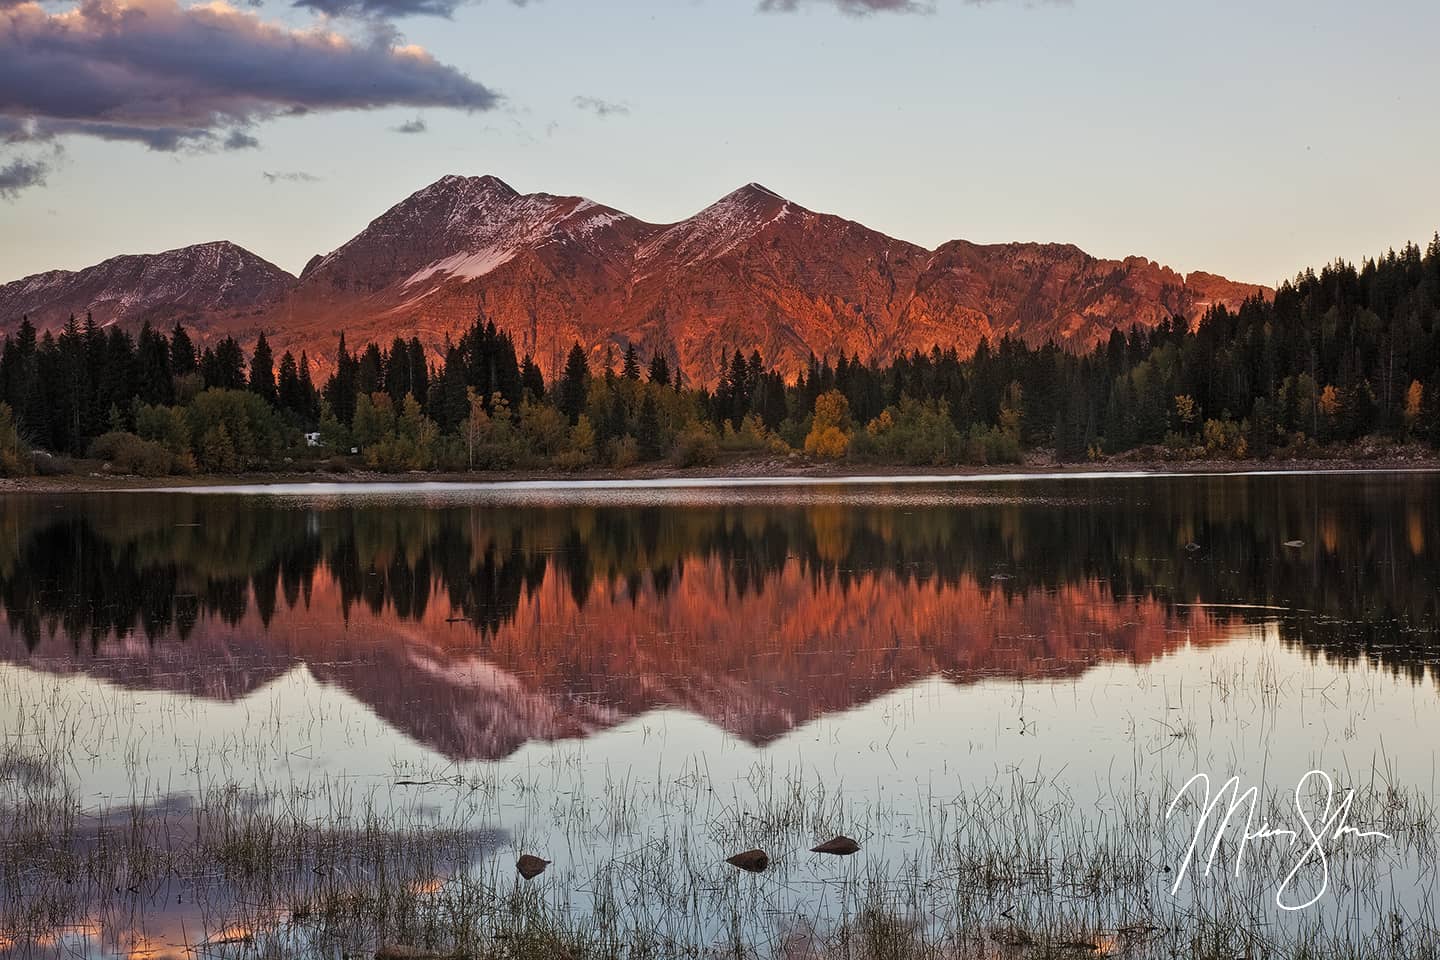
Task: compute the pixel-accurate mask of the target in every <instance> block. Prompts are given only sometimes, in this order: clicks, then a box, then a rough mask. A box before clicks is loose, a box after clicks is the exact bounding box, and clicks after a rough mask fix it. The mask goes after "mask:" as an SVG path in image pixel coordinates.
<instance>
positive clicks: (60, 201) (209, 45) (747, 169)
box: [0, 0, 1440, 283]
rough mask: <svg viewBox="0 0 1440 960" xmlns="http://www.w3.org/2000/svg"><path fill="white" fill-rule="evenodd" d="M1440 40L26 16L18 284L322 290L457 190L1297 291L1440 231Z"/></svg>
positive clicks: (1410, 14)
mask: <svg viewBox="0 0 1440 960" xmlns="http://www.w3.org/2000/svg"><path fill="white" fill-rule="evenodd" d="M1437 36H1440V4H1436V3H1435V2H1434V0H1377V2H1376V3H1373V4H1366V5H1359V4H1355V3H1353V2H1348V3H1339V2H1330V0H1304V2H1295V0H1266V2H1263V3H1257V2H1254V0H1246V2H1230V0H1214V2H1210V3H1205V4H1198V3H1183V4H1182V3H1175V2H1156V0H1068V2H1063V0H933V2H926V0H908V2H907V0H665V2H660V0H653V2H634V0H630V2H621V0H613V2H603V0H523V2H520V0H296V2H291V0H283V2H277V0H229V2H228V3H227V2H225V0H213V2H209V3H204V4H198V3H193V2H192V0H80V2H79V3H78V4H77V3H76V2H75V0H65V2H56V0H45V2H43V3H37V2H33V0H0V282H4V281H8V280H12V279H17V278H19V277H22V276H25V275H28V274H31V273H35V272H39V271H42V270H48V269H55V268H64V269H78V268H81V267H84V266H88V265H90V264H92V263H96V262H99V261H100V260H103V259H105V258H106V257H109V256H113V255H115V254H119V253H130V252H153V251H159V250H165V249H170V248H173V247H177V246H182V245H185V244H190V243H199V242H205V241H210V240H219V239H225V240H232V241H234V242H236V243H239V244H241V245H242V246H244V247H247V248H248V249H250V250H252V251H254V252H255V253H257V254H259V255H260V256H263V257H265V258H266V259H268V260H271V261H273V262H275V263H277V264H279V265H280V266H282V267H284V268H286V269H288V270H290V271H292V272H298V271H299V270H300V268H301V267H302V266H303V265H304V264H305V262H306V261H307V260H308V259H309V258H310V257H311V256H312V255H313V254H316V253H324V252H328V251H329V250H332V249H334V248H335V247H337V246H339V245H340V244H342V243H344V242H345V241H346V240H347V239H349V238H350V237H351V236H353V235H354V234H355V233H357V232H359V231H360V230H361V229H362V228H363V227H364V226H365V224H367V223H368V222H369V221H370V220H372V219H373V218H375V217H377V216H379V215H380V214H381V213H383V212H384V210H385V209H387V208H388V207H390V206H392V205H393V204H395V203H397V202H399V201H401V200H402V199H404V197H406V196H407V195H408V194H410V193H412V192H414V191H415V190H418V189H420V188H422V187H424V186H425V185H426V184H428V183H430V182H432V181H434V180H436V179H438V178H439V177H441V176H443V175H445V174H449V173H457V174H466V175H479V174H493V175H496V176H498V177H500V178H501V179H503V180H505V181H506V182H508V183H509V184H511V185H512V186H513V187H515V188H516V189H518V190H520V191H522V192H534V191H543V192H548V193H555V194H567V195H568V194H578V195H582V196H586V197H590V198H591V199H594V200H597V201H599V202H601V203H606V204H609V205H611V206H613V207H617V208H619V209H621V210H624V211H626V212H627V213H630V214H633V215H635V216H638V217H640V218H642V219H645V220H649V221H653V222H672V221H675V220H679V219H682V218H684V217H687V216H690V215H691V214H693V213H695V212H696V211H698V210H700V209H701V208H702V207H704V206H705V205H707V204H709V203H711V202H713V201H715V200H716V199H718V198H719V197H721V196H723V195H724V194H726V193H728V192H730V191H731V190H733V189H735V188H736V187H738V186H740V185H742V184H744V183H747V182H751V181H756V182H759V183H762V184H764V185H765V186H767V187H769V188H770V189H772V190H775V191H776V192H778V193H780V194H783V195H784V196H786V197H788V198H790V199H792V200H794V201H795V202H797V203H799V204H801V205H803V206H806V207H808V208H810V209H812V210H818V211H823V212H827V213H835V214H839V215H841V216H844V217H847V218H849V219H852V220H857V221H860V222H861V223H864V224H866V225H867V226H870V227H873V228H874V229H877V230H881V231H883V232H885V233H888V234H891V235H893V236H896V237H899V238H902V239H905V240H909V241H912V242H915V243H919V244H923V245H925V246H927V247H934V246H937V245H938V244H940V243H943V242H945V241H947V240H951V239H957V238H963V239H966V240H971V241H975V242H980V243H991V242H1004V241H1017V240H1020V241H1055V242H1069V243H1075V244H1077V245H1079V246H1080V247H1082V248H1083V249H1085V250H1086V251H1088V252H1090V253H1092V254H1094V255H1097V256H1104V257H1123V256H1128V255H1141V256H1145V257H1148V258H1150V259H1153V260H1157V261H1160V262H1161V263H1165V264H1168V265H1170V266H1173V267H1175V268H1176V269H1179V270H1182V271H1185V272H1188V271H1191V270H1198V269H1203V270H1209V271H1212V272H1216V273H1220V274H1224V275H1226V276H1229V277H1231V278H1233V279H1237V280H1245V281H1253V282H1261V283H1275V282H1278V281H1280V280H1283V279H1285V278H1287V277H1291V276H1294V274H1295V273H1296V272H1297V271H1298V270H1300V269H1302V268H1304V267H1306V266H1311V265H1313V266H1317V267H1318V266H1320V265H1322V264H1324V263H1326V262H1329V261H1331V260H1333V259H1335V258H1336V257H1344V258H1346V259H1350V260H1358V259H1360V258H1362V257H1365V256H1369V255H1373V254H1377V253H1382V252H1384V251H1385V250H1386V249H1388V248H1391V247H1398V246H1400V245H1401V244H1403V243H1405V242H1406V241H1410V240H1414V241H1416V242H1419V243H1421V244H1422V245H1423V244H1424V243H1425V242H1427V241H1428V240H1429V238H1430V237H1431V236H1432V235H1433V234H1434V233H1435V231H1436V229H1437V228H1440V177H1437V175H1436V170H1437V168H1440V167H1437V164H1440V159H1437V158H1440V124H1437V123H1436V122H1435V120H1434V112H1435V109H1436V107H1435V101H1434V94H1435V91H1436V90H1440V57H1437V56H1435V54H1434V47H1433V45H1434V38H1435V37H1437Z"/></svg>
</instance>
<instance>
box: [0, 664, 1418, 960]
mask: <svg viewBox="0 0 1440 960" xmlns="http://www.w3.org/2000/svg"><path fill="white" fill-rule="evenodd" d="M1130 682H1133V683H1136V684H1144V683H1147V682H1149V681H1146V680H1144V679H1143V678H1141V676H1140V675H1139V674H1136V677H1135V679H1133V680H1132V681H1130ZM1314 687H1315V684H1314V683H1312V682H1310V678H1308V677H1306V676H1303V675H1287V674H1284V673H1281V672H1279V671H1277V669H1276V665H1275V662H1274V661H1273V660H1272V659H1271V658H1269V657H1267V656H1264V655H1261V656H1258V657H1255V658H1252V659H1241V660H1234V659H1231V660H1226V661H1225V662H1224V663H1223V664H1222V663H1219V662H1217V663H1215V664H1214V668H1213V669H1211V670H1209V671H1208V674H1207V679H1205V680H1204V681H1203V682H1202V683H1200V684H1199V685H1198V687H1197V688H1195V689H1188V688H1187V689H1186V690H1184V691H1183V694H1177V695H1176V696H1175V697H1174V698H1173V699H1174V701H1175V706H1174V709H1173V710H1170V711H1169V712H1167V714H1166V715H1165V716H1164V717H1162V718H1160V719H1154V718H1149V717H1138V718H1136V720H1135V722H1134V724H1133V729H1132V730H1131V731H1130V732H1129V734H1128V736H1129V740H1128V741H1127V742H1128V743H1129V744H1130V748H1131V751H1132V753H1133V757H1132V758H1129V759H1130V763H1131V764H1132V768H1131V769H1129V770H1127V771H1123V772H1122V775H1117V776H1115V777H1114V778H1113V779H1112V780H1111V781H1109V782H1107V783H1105V784H1104V785H1103V788H1102V789H1099V790H1098V791H1096V792H1095V793H1094V794H1093V795H1090V794H1087V795H1085V796H1084V797H1083V798H1082V797H1081V796H1078V795H1077V794H1076V793H1073V792H1072V789H1073V785H1072V786H1066V785H1065V782H1064V781H1062V780H1060V779H1059V778H1058V777H1047V776H1045V775H1043V774H1042V773H1041V771H1039V770H1038V769H1028V770H1021V769H1007V770H1003V771H1000V772H999V773H997V775H996V776H994V777H992V778H990V779H987V780H984V781H976V782H972V783H967V784H965V785H964V786H963V787H962V788H961V789H958V790H957V789H950V788H947V789H935V788H932V787H930V786H928V785H926V784H908V785H901V784H891V785H890V786H891V787H892V789H890V790H879V789H870V788H862V789H857V788H856V787H855V786H854V785H846V784H844V783H843V777H841V778H835V777H826V776H821V775H819V774H818V773H817V772H816V771H815V770H814V769H813V768H808V767H796V766H786V765H783V764H781V763H779V762H778V761H776V760H775V759H774V754H760V756H761V757H762V759H757V760H756V761H755V762H753V763H751V764H750V765H749V766H748V767H747V768H743V769H742V772H741V774H740V775H739V776H738V777H730V778H727V777H723V776H717V775H714V774H712V772H711V771H710V769H709V766H708V761H707V760H706V759H705V758H704V757H703V756H692V757H690V758H688V759H684V760H683V761H678V760H677V762H675V763H673V764H672V763H667V762H666V760H665V757H664V755H663V752H657V753H656V755H655V758H654V765H653V767H651V768H644V767H641V766H639V765H631V766H628V767H625V768H623V769H622V768H614V767H610V766H608V765H606V766H604V767H603V768H599V767H596V766H595V765H593V764H592V763H590V762H589V761H588V760H587V758H586V756H585V748H584V747H583V746H580V745H577V744H562V745H559V746H557V747H556V748H555V749H554V750H553V751H551V752H550V753H549V754H548V755H547V756H548V760H546V761H545V762H544V763H539V764H535V765H529V764H527V765H523V766H510V767H502V766H500V765H493V764H475V765H456V764H449V763H446V762H444V761H442V760H440V759H438V758H435V759H434V760H433V761H425V760H413V759H412V760H405V761H401V760H396V761H393V762H392V764H391V766H390V768H389V769H390V776H389V777H388V778H382V779H383V780H384V782H380V783H377V782H376V781H375V780H374V778H363V779H350V778H345V777H341V776H336V775H330V774H325V775H312V774H310V773H302V772H299V771H298V768H297V769H296V771H293V772H292V773H291V774H290V775H289V776H288V777H287V778H284V779H281V780H279V781H278V782H271V781H267V780H266V779H265V778H264V777H263V776H259V775H256V774H254V773H253V772H252V771H254V770H259V769H267V770H271V771H273V770H274V769H277V767H276V764H277V762H279V763H280V767H279V768H280V769H289V768H288V767H287V766H286V765H285V760H286V757H287V756H288V754H287V749H289V748H287V746H286V741H285V738H284V737H283V736H282V733H283V730H282V728H284V727H286V726H287V725H288V727H289V729H291V730H292V731H293V728H294V722H293V720H282V718H281V716H280V715H279V714H278V713H277V714H274V715H268V714H257V715H256V716H254V717H252V718H250V722H249V723H248V724H247V726H246V727H244V728H243V730H242V732H240V733H236V734H233V735H227V739H225V740H224V741H223V743H221V744H220V746H219V747H217V748H214V749H211V750H208V751H207V750H203V749H201V748H200V747H199V746H197V745H196V744H195V743H194V742H193V741H191V740H189V739H187V733H186V731H187V730H188V729H189V728H190V727H191V726H193V725H194V723H195V718H194V717H192V716H190V715H188V714H186V713H185V712H184V711H180V710H176V711H174V712H173V713H172V714H166V715H164V716H163V717H162V720H163V722H162V723H158V724H151V725H148V726H147V724H146V723H144V722H141V721H140V718H139V717H138V716H137V715H135V714H133V713H132V712H129V711H130V710H131V708H129V707H127V706H126V705H125V704H124V703H123V702H122V701H121V699H120V698H116V699H115V700H114V701H104V702H99V703H96V704H93V705H92V708H91V709H90V711H89V712H85V711H77V710H75V709H73V705H72V704H71V703H70V702H69V701H66V700H65V699H64V698H63V697H61V696H60V694H59V693H58V690H59V684H58V683H57V684H56V685H55V686H53V687H47V688H45V690H46V692H45V693H43V694H42V695H41V696H39V697H34V696H31V697H30V698H29V699H27V698H26V697H25V696H18V695H17V696H9V694H10V693H12V692H13V690H11V689H6V688H4V687H3V685H0V693H4V694H6V697H4V698H0V699H3V700H4V701H5V703H6V704H7V708H6V713H5V714H4V716H3V717H0V720H3V721H4V731H5V733H4V737H3V739H0V956H16V957H31V956H34V957H57V958H58V957H70V956H89V955H107V956H122V955H125V956H134V957H136V958H137V960H138V958H149V960H159V958H161V957H171V956H173V957H177V958H179V957H187V958H190V957H224V958H231V957H234V958H241V957H243V958H247V960H248V958H262V957H263V958H267V960H268V958H289V957H327V958H335V960H342V958H351V957H359V956H374V955H375V954H376V952H377V951H380V950H382V949H383V948H386V947H387V946H388V945H402V946H403V947H405V948H406V949H407V950H409V951H410V952H411V954H412V955H414V954H417V953H418V954H426V953H428V954H431V955H435V956H445V957H473V958H476V960H490V958H529V957H536V958H541V960H549V958H556V960H558V958H568V960H588V958H616V960H619V958H650V957H656V958H663V957H696V958H702V957H703V958H720V957H734V958H756V960H760V958H771V957H773V958H779V960H800V958H806V960H830V958H845V960H912V958H936V960H940V958H960V957H967V958H968V957H976V958H992V957H993V958H1018V960H1030V958H1042V957H1043V958H1048V957H1056V958H1074V957H1085V956H1124V957H1135V958H1170V957H1196V958H1207V960H1208V958H1213V960H1221V958H1226V960H1233V958H1260V957H1310V958H1317V960H1321V958H1323V960H1331V958H1335V960H1369V958H1376V960H1379V958H1389V957H1398V958H1402V960H1410V958H1414V960H1421V958H1430V957H1440V923H1437V918H1436V916H1435V907H1434V902H1433V901H1434V899H1435V897H1434V894H1435V892H1436V890H1437V875H1440V865H1437V860H1440V858H1437V828H1440V821H1437V818H1436V808H1435V792H1434V787H1433V785H1431V786H1429V787H1428V788H1427V787H1424V786H1420V785H1417V784H1416V783H1415V782H1414V781H1413V780H1410V781H1407V780H1406V779H1405V778H1404V777H1402V775H1401V772H1400V771H1399V770H1397V769H1394V767H1393V766H1392V765H1391V764H1389V763H1387V762H1386V761H1385V760H1384V759H1383V758H1380V759H1377V760H1375V761H1374V762H1373V763H1372V765H1371V767H1370V768H1369V769H1367V770H1364V771H1361V772H1356V771H1347V770H1334V771H1332V773H1333V776H1334V778H1335V781H1336V783H1337V785H1338V786H1339V787H1340V788H1341V789H1342V790H1343V789H1349V788H1352V787H1353V788H1354V789H1355V791H1356V794H1355V796H1356V799H1355V803H1354V806H1353V807H1352V810H1351V818H1350V821H1351V823H1352V824H1354V825H1355V826H1357V827H1360V828H1363V829H1373V830H1381V831H1384V832H1385V833H1387V834H1389V835H1390V836H1391V838H1392V840H1391V841H1389V842H1386V843H1383V844H1382V843H1378V842H1370V841H1363V840H1355V839H1353V838H1350V839H1347V840H1345V841H1343V842H1340V843H1337V844H1335V845H1333V849H1331V851H1330V857H1329V870H1330V874H1329V892H1328V893H1327V895H1326V898H1325V900H1324V901H1323V902H1322V904H1320V905H1317V907H1316V908H1314V909H1311V910H1307V911H1300V912H1297V913H1287V912H1284V911H1280V910H1278V909H1277V908H1276V907H1275V905H1274V896H1275V891H1276V888H1277V887H1278V885H1279V883H1280V881H1281V879H1282V878H1283V877H1284V876H1285V875H1286V873H1287V872H1288V871H1289V870H1290V868H1291V866H1292V864H1293V862H1294V855H1293V853H1291V852H1290V851H1288V850H1287V849H1286V848H1285V847H1283V845H1276V844H1261V843H1256V844H1253V845H1251V846H1250V847H1249V848H1248V849H1247V850H1246V852H1245V854H1244V861H1243V863H1242V864H1240V869H1238V870H1237V869H1236V867H1237V850H1236V848H1235V846H1234V844H1233V843H1229V842H1227V843H1225V844H1222V845H1221V846H1220V847H1219V848H1218V849H1217V854H1216V859H1215V863H1214V866H1213V869H1212V870H1211V871H1210V872H1209V874H1208V875H1202V874H1201V865H1199V864H1195V865H1192V867H1191V872H1190V873H1189V874H1188V875H1187V877H1186V879H1185V881H1184V882H1183V883H1181V884H1180V885H1179V887H1178V888H1177V889H1176V890H1174V892H1172V889H1171V888H1172V885H1173V884H1174V881H1175V877H1176V871H1177V870H1178V869H1179V867H1180V865H1181V863H1182V860H1183V858H1184V853H1185V847H1186V845H1187V843H1188V841H1189V837H1190V830H1191V824H1193V821H1194V817H1195V815H1196V812H1197V811H1196V805H1195V803H1194V801H1186V802H1182V803H1181V804H1180V805H1179V809H1178V813H1177V817H1176V819H1175V820H1174V821H1173V822H1172V821H1167V819H1166V808H1167V806H1168V805H1169V803H1170V799H1171V797H1173V796H1174V794H1175V791H1176V790H1177V789H1179V787H1180V785H1181V784H1180V782H1178V781H1177V780H1176V779H1175V777H1174V776H1173V775H1172V774H1173V773H1174V772H1175V771H1176V770H1179V769H1187V770H1188V769H1193V762H1194V761H1196V760H1197V759H1198V754H1199V752H1200V741H1201V740H1203V739H1204V738H1206V737H1207V736H1209V732H1208V729H1212V728H1214V727H1216V726H1217V725H1218V726H1222V727H1223V726H1225V725H1227V724H1230V723H1232V722H1234V718H1235V717H1236V716H1245V717H1254V718H1258V721H1257V722H1258V723H1259V724H1260V725H1261V726H1262V727H1263V726H1265V725H1266V724H1268V723H1270V718H1272V717H1273V715H1274V714H1275V713H1276V712H1278V711H1282V710H1292V709H1295V708H1296V703H1297V702H1298V701H1305V700H1306V698H1309V700H1310V701H1313V700H1314V699H1315V698H1317V697H1321V698H1325V699H1326V700H1327V702H1333V704H1335V706H1333V708H1332V709H1333V710H1334V714H1333V716H1334V717H1336V718H1338V720H1337V722H1336V723H1335V724H1333V726H1334V727H1335V728H1336V729H1339V730H1342V731H1343V730H1344V729H1347V728H1351V727H1355V726H1357V725H1358V724H1359V723H1361V719H1360V718H1361V717H1362V716H1363V714H1364V712H1365V710H1367V709H1368V707H1369V705H1370V704H1371V703H1372V702H1373V699H1374V697H1375V690H1374V689H1373V688H1370V687H1366V686H1365V685H1363V684H1357V685H1355V686H1354V687H1352V688H1348V689H1344V690H1341V689H1338V688H1336V689H1330V688H1328V687H1325V688H1321V689H1318V690H1316V689H1314ZM1017 696H1018V698H1019V702H1018V703H1017V708H1016V713H1017V714H1020V713H1022V712H1024V713H1027V714H1028V713H1030V711H1029V710H1026V709H1025V704H1024V699H1023V698H1024V696H1025V694H1024V692H1022V693H1020V694H1018V695H1017ZM1162 699H1163V700H1164V702H1167V703H1168V702H1169V700H1170V699H1171V698H1170V697H1169V696H1168V692H1167V695H1166V697H1164V698H1162ZM1241 701H1244V703H1241ZM167 709H168V708H167ZM307 709H309V710H311V711H312V712H311V713H310V714H309V717H310V719H309V722H310V723H313V724H316V725H323V724H335V723H340V724H343V723H344V722H345V721H344V719H343V718H340V717H332V716H330V715H327V714H325V713H323V711H322V710H321V708H320V707H313V708H307ZM895 722H896V723H897V724H899V723H901V722H903V721H900V720H897V721H895ZM894 729H895V730H897V731H898V730H899V729H900V727H899V726H896V727H895V728H894ZM167 731H168V735H169V736H170V737H171V738H172V740H171V742H169V743H166V742H165V741H164V736H165V735H166V732H167ZM1177 733H1178V734H1179V735H1178V736H1177V735H1176V734H1177ZM166 750H173V751H174V753H175V754H176V755H178V756H180V757H181V758H182V759H183V765H184V774H185V776H184V779H185V782H184V783H183V784H175V783H172V782H170V781H169V780H165V781H163V782H155V781H153V780H149V779H147V777H152V773H151V771H152V770H153V764H152V757H153V756H154V755H155V754H157V753H164V752H165V751H166ZM106 751H108V752H110V753H112V754H115V755H119V756H122V757H123V758H124V761H123V763H124V766H125V769H126V770H127V771H128V772H129V779H130V782H131V783H132V785H133V787H132V791H131V795H130V796H128V797H122V798H119V799H116V798H113V797H112V798H104V799H103V800H97V798H96V797H95V796H93V795H87V794H86V793H84V785H85V783H86V780H87V777H86V771H87V769H89V767H90V764H92V763H93V762H94V758H95V756H96V755H97V754H99V753H101V752H106ZM1123 754H1124V750H1123V749H1122V750H1121V751H1120V756H1119V758H1118V760H1119V762H1121V763H1122V765H1123V761H1124V760H1125V759H1126V758H1125V757H1124V756H1123ZM1172 755H1178V759H1176V757H1175V756H1172ZM1155 756H1161V757H1170V758H1171V760H1172V761H1173V762H1168V761H1167V763H1166V764H1165V765H1161V766H1156V765H1155V761H1154V759H1153V758H1154V757H1155ZM167 769H171V768H167ZM1135 784H1143V785H1144V786H1143V789H1137V788H1136V787H1135ZM902 786H903V787H904V789H901V787H902ZM1307 799H1308V800H1310V801H1312V802H1313V801H1314V800H1315V799H1316V798H1314V797H1310V798H1307ZM1293 805H1294V800H1293V798H1292V797H1290V796H1289V795H1288V792H1287V790H1269V791H1268V792H1266V793H1264V794H1263V795H1262V796H1261V797H1260V799H1259V817H1258V818H1257V819H1260V820H1269V821H1271V822H1276V823H1279V822H1282V821H1284V820H1287V819H1293ZM837 833H845V834H846V835H849V836H852V837H855V838H856V839H857V840H859V842H860V844H861V846H862V850H861V852H860V853H859V854H857V855H855V856H852V857H845V858H827V857H823V856H817V855H813V854H810V853H809V852H808V851H809V848H810V847H811V846H813V845H814V844H815V843H816V842H818V841H821V840H824V839H826V838H828V837H830V836H833V835H834V834H837ZM755 846H758V847H762V848H763V849H765V850H767V851H769V853H770V855H771V858H772V865H771V866H770V868H769V869H768V870H767V871H765V872H764V873H762V874H758V875H751V874H745V873H741V872H740V871H737V870H734V869H732V868H730V867H729V866H727V865H726V864H724V862H723V860H724V858H725V857H726V856H728V855H729V854H731V853H734V852H735V851H737V850H742V849H747V848H749V847H755ZM521 852H533V853H538V854H541V855H543V856H545V857H547V858H549V859H552V860H554V861H555V863H554V865H553V866H551V867H550V868H549V869H548V870H547V871H546V872H545V873H544V874H542V875H541V876H539V877H537V878H536V879H535V880H533V881H528V882H527V881H523V880H521V879H520V878H519V877H518V876H517V875H516V873H515V870H514V863H515V858H516V856H517V855H518V854H519V853H521ZM1299 879H1300V883H1301V887H1302V888H1305V889H1308V887H1306V885H1312V886H1313V884H1315V883H1317V882H1318V879H1319V876H1318V872H1317V870H1316V868H1315V867H1314V866H1313V865H1312V866H1311V867H1308V868H1306V869H1305V870H1302V872H1301V874H1300V878H1299ZM402 952H403V951H402Z"/></svg>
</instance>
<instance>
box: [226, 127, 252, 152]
mask: <svg viewBox="0 0 1440 960" xmlns="http://www.w3.org/2000/svg"><path fill="white" fill-rule="evenodd" d="M259 146H260V141H259V140H256V139H255V138H254V137H252V136H250V134H248V133H246V132H245V131H244V130H231V131H230V135H229V136H227V137H226V138H225V149H226V150H254V149H256V148H257V147H259Z"/></svg>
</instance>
